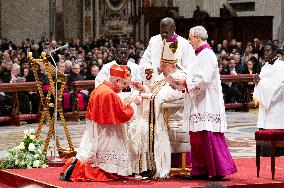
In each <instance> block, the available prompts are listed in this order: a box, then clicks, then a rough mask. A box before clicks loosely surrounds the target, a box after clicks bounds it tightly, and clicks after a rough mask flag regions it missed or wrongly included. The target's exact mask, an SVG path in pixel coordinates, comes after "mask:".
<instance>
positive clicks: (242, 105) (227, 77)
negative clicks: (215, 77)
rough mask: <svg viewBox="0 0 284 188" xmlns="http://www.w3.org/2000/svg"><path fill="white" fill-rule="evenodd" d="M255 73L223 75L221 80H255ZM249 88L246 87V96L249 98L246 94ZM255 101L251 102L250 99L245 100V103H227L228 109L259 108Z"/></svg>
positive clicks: (225, 81) (226, 81) (245, 109)
mask: <svg viewBox="0 0 284 188" xmlns="http://www.w3.org/2000/svg"><path fill="white" fill-rule="evenodd" d="M254 76H255V75H254V74H237V75H221V77H220V78H221V82H223V83H228V82H246V83H247V82H253V79H254ZM247 90H248V88H247V87H245V92H244V95H245V96H244V98H245V99H248V97H247V96H246V95H247V94H248V92H247ZM257 107H258V106H256V105H255V104H253V103H250V101H248V100H244V101H243V103H225V108H226V109H241V110H243V111H248V109H250V108H257Z"/></svg>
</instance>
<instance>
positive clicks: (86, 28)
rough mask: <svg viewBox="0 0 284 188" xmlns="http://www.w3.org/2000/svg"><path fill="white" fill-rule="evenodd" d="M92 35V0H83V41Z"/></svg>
mask: <svg viewBox="0 0 284 188" xmlns="http://www.w3.org/2000/svg"><path fill="white" fill-rule="evenodd" d="M92 36H93V0H83V42H85V40H86V39H87V38H90V37H92Z"/></svg>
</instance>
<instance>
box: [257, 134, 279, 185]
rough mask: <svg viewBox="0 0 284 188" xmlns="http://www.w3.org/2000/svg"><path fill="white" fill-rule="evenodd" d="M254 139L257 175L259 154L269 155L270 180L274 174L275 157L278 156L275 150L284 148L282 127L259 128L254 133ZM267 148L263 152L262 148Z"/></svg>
mask: <svg viewBox="0 0 284 188" xmlns="http://www.w3.org/2000/svg"><path fill="white" fill-rule="evenodd" d="M255 140H256V167H257V177H259V170H260V156H263V157H271V173H272V180H274V175H275V157H279V156H281V155H279V154H278V153H277V150H278V149H279V148H284V129H270V130H259V131H256V133H255ZM265 147H266V148H267V150H269V151H268V152H266V153H264V148H265Z"/></svg>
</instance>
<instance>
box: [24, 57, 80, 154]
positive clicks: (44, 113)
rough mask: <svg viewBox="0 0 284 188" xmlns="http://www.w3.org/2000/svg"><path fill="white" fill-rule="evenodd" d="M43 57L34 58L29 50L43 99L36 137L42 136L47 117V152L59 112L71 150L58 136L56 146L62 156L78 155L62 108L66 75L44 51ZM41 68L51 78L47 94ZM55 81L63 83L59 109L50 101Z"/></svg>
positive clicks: (53, 93) (60, 90) (58, 99)
mask: <svg viewBox="0 0 284 188" xmlns="http://www.w3.org/2000/svg"><path fill="white" fill-rule="evenodd" d="M41 57H42V59H34V58H33V57H32V53H31V52H29V62H30V63H31V65H32V69H33V73H34V76H35V80H36V83H37V87H38V91H39V95H40V99H41V107H42V108H41V114H40V121H39V124H38V128H37V131H36V138H37V139H38V138H39V137H40V133H41V129H42V127H43V124H44V122H45V120H46V119H47V123H48V125H49V130H48V134H47V137H46V139H45V144H44V152H47V149H48V146H49V142H50V139H51V137H52V136H55V130H54V125H55V113H57V112H58V113H59V117H60V119H61V123H62V126H63V128H64V131H65V135H66V138H67V141H68V145H69V150H66V149H63V148H61V147H60V145H59V141H58V138H57V137H56V147H57V149H58V154H59V156H60V157H71V156H75V155H76V151H75V150H74V146H73V144H72V141H71V137H70V133H69V130H68V126H67V123H66V121H65V118H64V114H63V108H62V104H61V101H62V94H63V91H64V85H65V84H66V75H65V74H63V73H62V72H60V71H59V70H56V69H55V67H53V66H52V65H51V64H50V63H49V62H48V60H47V59H46V53H45V52H42V53H41ZM39 68H41V69H42V70H43V71H44V72H45V73H46V74H47V77H48V80H49V84H50V87H49V90H48V93H47V95H46V96H44V93H43V89H42V84H41V82H40V80H39V75H38V70H39ZM55 71H57V72H58V79H57V80H55V81H54V75H53V74H52V73H54V72H55ZM55 82H57V83H59V82H60V83H61V84H60V89H59V91H58V93H57V99H55V100H57V111H56V112H55V111H54V104H53V103H52V102H51V101H50V100H51V97H52V96H53V97H54V98H55V96H56V95H55V86H54V85H55ZM50 110H51V111H53V114H52V117H51V114H50Z"/></svg>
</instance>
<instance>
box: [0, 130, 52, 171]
mask: <svg viewBox="0 0 284 188" xmlns="http://www.w3.org/2000/svg"><path fill="white" fill-rule="evenodd" d="M34 133H35V132H34V130H33V129H30V130H25V131H24V139H23V142H21V143H20V144H19V145H18V146H15V147H13V148H11V149H9V150H8V152H7V153H6V155H5V157H4V158H2V159H0V169H9V168H46V167H48V166H47V165H46V163H47V161H46V154H45V153H44V152H43V143H44V142H43V141H42V140H36V139H35V135H34Z"/></svg>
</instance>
